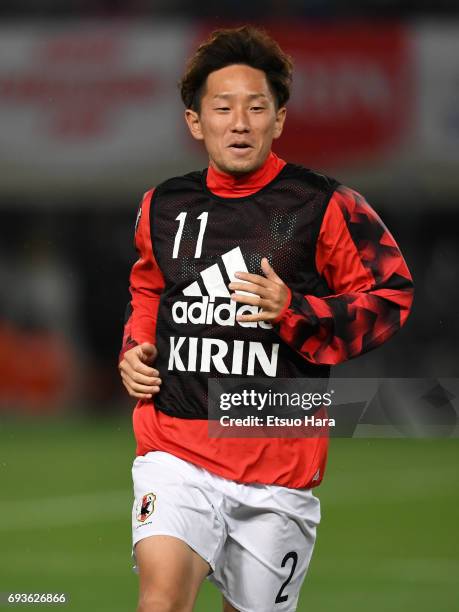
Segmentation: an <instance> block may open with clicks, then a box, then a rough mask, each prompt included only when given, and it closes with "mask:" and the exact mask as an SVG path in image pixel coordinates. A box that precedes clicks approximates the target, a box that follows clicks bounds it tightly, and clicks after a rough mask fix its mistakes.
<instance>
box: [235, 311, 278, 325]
mask: <svg viewBox="0 0 459 612" xmlns="http://www.w3.org/2000/svg"><path fill="white" fill-rule="evenodd" d="M272 318H273V315H272V314H271V313H269V312H266V311H262V312H259V313H258V314H253V315H237V316H236V321H241V322H243V323H244V322H247V323H248V322H249V321H269V320H270V319H272Z"/></svg>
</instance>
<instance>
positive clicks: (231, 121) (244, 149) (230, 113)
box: [185, 64, 286, 175]
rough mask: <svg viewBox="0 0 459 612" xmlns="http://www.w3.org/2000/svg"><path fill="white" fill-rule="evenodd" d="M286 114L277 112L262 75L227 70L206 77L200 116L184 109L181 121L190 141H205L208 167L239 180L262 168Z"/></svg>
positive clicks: (243, 69)
mask: <svg viewBox="0 0 459 612" xmlns="http://www.w3.org/2000/svg"><path fill="white" fill-rule="evenodd" d="M285 114H286V109H285V107H282V108H279V109H277V110H276V102H275V98H274V96H273V94H272V92H271V90H270V89H269V86H268V81H267V79H266V75H265V73H264V72H263V71H262V70H257V69H256V68H251V67H250V66H246V65H245V64H232V65H231V66H226V67H225V68H221V69H220V70H215V71H214V72H211V73H210V74H209V76H208V77H207V81H206V83H205V87H204V92H203V95H202V97H201V108H200V112H199V113H197V112H195V111H192V110H191V109H187V110H186V111H185V119H186V121H187V123H188V127H189V128H190V131H191V134H192V135H193V137H194V138H196V139H197V140H203V141H204V144H205V147H206V149H207V152H208V154H209V159H210V163H211V164H212V165H213V166H215V168H216V169H217V170H220V171H222V172H227V173H229V174H234V175H240V174H245V173H247V172H252V171H254V170H256V169H257V168H259V167H260V166H261V165H262V164H263V162H264V161H265V159H266V157H267V155H268V153H269V151H270V149H271V144H272V141H273V139H274V138H279V136H280V135H281V133H282V127H283V125H284V120H285Z"/></svg>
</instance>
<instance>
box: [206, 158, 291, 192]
mask: <svg viewBox="0 0 459 612" xmlns="http://www.w3.org/2000/svg"><path fill="white" fill-rule="evenodd" d="M286 163H287V162H285V161H284V160H283V159H281V158H280V157H278V156H277V155H276V154H275V153H273V152H272V151H270V153H269V155H268V157H267V158H266V160H265V162H264V163H263V165H262V166H260V168H258V169H257V170H254V172H250V173H249V174H245V175H243V176H233V175H232V174H227V173H226V172H221V171H220V170H217V169H216V168H215V167H214V166H213V165H212V164H209V168H208V170H207V178H206V184H207V188H208V189H209V190H210V191H212V193H214V194H215V195H217V196H219V197H221V198H243V197H245V196H248V195H251V194H252V193H255V192H256V191H258V190H259V189H261V188H262V187H264V186H265V185H267V184H268V183H269V182H270V181H272V180H273V178H274V177H275V176H277V175H278V174H279V172H280V171H281V170H282V168H283V167H284V166H285V164H286Z"/></svg>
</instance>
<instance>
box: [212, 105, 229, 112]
mask: <svg viewBox="0 0 459 612" xmlns="http://www.w3.org/2000/svg"><path fill="white" fill-rule="evenodd" d="M215 110H219V111H227V110H229V107H228V106H219V107H218V108H216V109H215Z"/></svg>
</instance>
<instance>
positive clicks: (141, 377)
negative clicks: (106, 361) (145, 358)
mask: <svg viewBox="0 0 459 612" xmlns="http://www.w3.org/2000/svg"><path fill="white" fill-rule="evenodd" d="M131 378H132V380H133V381H134V382H136V383H140V384H142V385H160V384H161V382H162V381H161V379H160V378H158V377H157V376H145V374H141V373H140V372H134V373H133V374H131Z"/></svg>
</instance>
